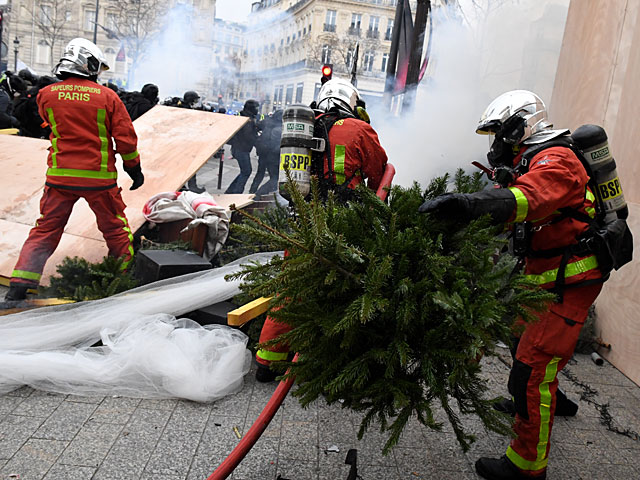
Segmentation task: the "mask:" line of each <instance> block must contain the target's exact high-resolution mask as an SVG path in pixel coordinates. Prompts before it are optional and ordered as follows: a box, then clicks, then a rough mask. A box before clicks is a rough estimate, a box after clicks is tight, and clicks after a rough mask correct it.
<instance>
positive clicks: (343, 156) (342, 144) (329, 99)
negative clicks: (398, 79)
mask: <svg viewBox="0 0 640 480" xmlns="http://www.w3.org/2000/svg"><path fill="white" fill-rule="evenodd" d="M362 105H363V102H362V100H361V98H360V94H359V93H358V90H357V89H356V88H355V87H354V86H353V85H351V84H350V83H349V82H346V81H344V80H340V79H333V80H329V81H328V82H326V83H325V84H324V85H323V86H322V88H321V89H320V91H319V92H318V100H317V107H316V109H317V110H318V111H320V114H319V115H318V117H317V118H316V127H315V133H314V135H316V136H326V140H328V141H327V145H328V147H327V152H326V153H325V155H324V158H323V162H322V163H323V165H322V166H315V171H314V167H312V172H313V173H315V174H316V175H318V177H319V179H320V182H319V183H320V189H321V191H323V190H333V191H334V192H335V193H336V195H337V196H338V198H341V199H343V200H345V201H347V200H348V199H349V197H350V192H352V191H353V189H354V188H355V187H356V186H357V185H359V184H361V183H363V182H365V181H366V185H367V187H368V188H370V189H371V190H373V191H376V190H377V189H378V186H379V185H380V181H381V180H382V176H383V174H384V170H385V167H386V165H387V154H386V153H385V151H384V149H383V148H382V146H381V145H380V141H379V140H378V134H377V133H376V132H375V130H374V129H373V128H372V127H371V125H370V124H369V122H368V120H369V118H368V116H367V113H366V111H365V110H364V108H363V107H362ZM319 130H322V131H319ZM325 130H326V131H325ZM289 330H290V327H289V326H288V325H287V324H284V323H281V322H275V321H274V320H273V319H272V318H271V317H269V316H267V319H266V320H265V323H264V326H263V327H262V332H261V333H260V343H263V342H267V341H269V340H272V339H274V338H276V337H278V336H279V335H281V334H283V333H286V332H288V331H289ZM288 353H289V348H288V345H286V344H279V345H276V346H275V347H274V346H271V347H268V348H262V349H260V350H258V352H257V353H256V361H257V362H258V369H257V371H256V379H257V380H258V381H261V382H270V381H273V380H274V379H275V377H276V373H275V372H274V371H272V370H271V369H270V368H269V365H270V364H271V362H274V361H281V360H286V359H287V355H288Z"/></svg>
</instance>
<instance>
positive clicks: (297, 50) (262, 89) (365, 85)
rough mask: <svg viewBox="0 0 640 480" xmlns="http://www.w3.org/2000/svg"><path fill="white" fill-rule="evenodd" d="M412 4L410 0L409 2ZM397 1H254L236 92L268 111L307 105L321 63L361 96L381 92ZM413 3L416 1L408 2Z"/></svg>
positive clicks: (372, 97)
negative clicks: (354, 79)
mask: <svg viewBox="0 0 640 480" xmlns="http://www.w3.org/2000/svg"><path fill="white" fill-rule="evenodd" d="M411 3H412V4H415V2H411ZM396 4H397V0H298V1H292V0H262V1H260V2H255V3H254V4H253V8H252V12H251V14H250V16H249V21H248V26H247V32H246V40H245V49H244V52H243V61H242V71H241V77H240V88H239V90H240V92H241V93H242V94H243V96H244V98H249V97H252V98H255V99H256V100H258V101H260V102H261V104H262V105H263V111H265V112H269V111H273V110H275V109H279V108H283V107H285V106H286V105H289V104H293V103H304V104H309V103H311V101H313V100H314V99H315V97H316V95H317V93H318V90H319V89H320V86H321V83H320V78H321V68H322V66H323V65H325V64H331V65H332V66H333V78H343V79H346V80H351V76H352V73H351V72H352V67H353V62H354V61H355V53H356V47H358V51H359V55H358V58H357V86H358V89H359V91H360V93H361V95H362V96H363V98H364V99H365V100H369V101H375V99H377V98H380V97H381V96H382V93H383V91H384V84H385V76H386V69H387V62H388V59H389V49H390V46H391V37H392V32H393V23H394V18H395V10H396ZM413 6H414V7H415V5H413Z"/></svg>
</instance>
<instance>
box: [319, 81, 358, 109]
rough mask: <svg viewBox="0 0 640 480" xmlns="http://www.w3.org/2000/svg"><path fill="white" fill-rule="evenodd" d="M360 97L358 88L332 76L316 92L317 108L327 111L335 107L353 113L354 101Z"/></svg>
mask: <svg viewBox="0 0 640 480" xmlns="http://www.w3.org/2000/svg"><path fill="white" fill-rule="evenodd" d="M359 99H360V93H359V92H358V89H357V88H356V87H354V86H353V85H351V84H350V83H349V82H347V81H345V80H341V79H339V78H334V79H332V80H329V81H327V82H326V83H325V84H324V85H322V88H320V91H319V92H318V103H317V108H318V110H322V111H325V112H327V111H329V110H330V109H331V108H333V107H337V108H339V109H340V110H343V111H345V112H347V113H349V114H351V115H354V114H355V111H356V105H357V104H356V102H357V101H358V100H359Z"/></svg>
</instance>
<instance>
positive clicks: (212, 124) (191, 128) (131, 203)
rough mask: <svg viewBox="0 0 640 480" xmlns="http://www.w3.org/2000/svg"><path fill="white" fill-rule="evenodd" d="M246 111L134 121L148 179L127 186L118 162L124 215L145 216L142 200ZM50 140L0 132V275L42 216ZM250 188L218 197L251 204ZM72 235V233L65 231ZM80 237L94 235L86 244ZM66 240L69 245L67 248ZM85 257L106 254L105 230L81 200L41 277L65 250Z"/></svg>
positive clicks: (165, 188) (157, 113) (182, 174)
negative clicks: (133, 187) (246, 192)
mask: <svg viewBox="0 0 640 480" xmlns="http://www.w3.org/2000/svg"><path fill="white" fill-rule="evenodd" d="M247 120H248V119H247V118H246V117H240V116H235V115H223V114H218V113H210V112H202V111H197V110H188V109H183V108H174V107H166V106H156V107H154V108H152V109H151V110H150V111H149V112H147V113H146V114H144V115H143V116H141V117H140V118H138V119H137V120H136V121H135V122H134V126H135V128H136V133H137V134H138V139H139V141H138V151H139V152H140V156H141V163H142V170H143V173H144V175H145V183H144V185H143V186H142V187H140V188H139V189H137V190H134V191H131V190H129V186H130V185H131V180H130V179H129V177H128V176H127V175H126V173H124V171H123V170H122V162H121V161H120V159H118V161H117V162H116V163H117V168H118V176H119V181H118V183H119V185H120V186H122V189H123V190H122V196H123V199H124V201H125V203H126V204H127V209H126V211H125V212H126V214H127V218H128V219H129V223H130V225H131V228H132V230H133V231H136V230H137V229H139V228H140V227H141V226H142V225H143V224H144V222H145V219H144V216H143V215H142V207H143V206H144V204H145V203H146V202H147V200H148V199H149V198H150V197H152V196H153V195H155V194H157V193H159V192H170V191H176V190H178V189H179V188H180V187H181V186H182V185H184V184H185V183H186V182H187V180H188V179H189V178H190V177H191V176H192V175H193V174H194V173H195V172H196V171H197V170H198V169H199V168H200V167H202V166H203V165H204V164H205V163H206V162H207V160H209V158H211V157H212V156H213V155H214V154H215V152H217V151H218V150H219V149H220V147H222V146H223V145H224V144H225V143H226V142H227V141H228V140H229V139H230V138H231V137H232V136H233V135H234V134H235V132H236V131H238V130H239V129H240V128H241V127H242V125H244V124H245V123H246V122H247ZM48 147H49V141H48V140H42V139H34V138H27V137H17V136H12V135H0V152H2V156H1V157H0V168H2V171H3V175H2V178H1V179H0V185H1V186H2V192H3V195H2V197H0V235H2V240H1V241H0V257H1V259H0V275H1V276H4V277H10V276H11V271H12V270H13V266H14V265H15V262H16V260H17V257H18V253H19V251H20V248H21V247H22V243H23V242H24V240H25V239H26V237H27V234H28V231H29V229H30V227H31V226H33V225H34V223H35V220H36V219H37V217H38V215H39V201H40V197H41V195H42V188H43V185H44V180H45V172H46V168H47V166H46V157H47V149H48ZM251 198H253V195H239V196H236V195H230V196H227V195H224V196H218V197H217V201H218V202H219V204H221V205H223V206H228V205H229V204H231V203H244V204H247V203H250V202H251ZM66 235H69V236H71V237H73V238H69V239H67V238H65V236H66ZM83 239H90V240H93V241H94V242H99V244H100V247H98V244H95V243H93V242H88V243H86V244H83ZM68 247H72V248H71V249H68ZM73 255H77V256H81V257H84V258H86V259H87V260H89V261H99V260H100V259H101V258H102V257H103V256H104V255H106V246H105V244H104V240H103V238H102V234H101V233H100V231H99V230H98V228H97V225H96V222H95V217H94V215H93V212H91V210H90V208H89V206H88V205H87V204H86V202H84V201H80V202H78V203H77V204H76V206H75V207H74V210H73V213H72V214H71V217H70V219H69V222H68V223H67V226H66V228H65V234H64V235H63V241H62V242H61V244H60V246H59V247H58V250H57V251H56V253H55V254H54V256H53V257H52V258H51V259H50V260H49V262H48V264H47V268H46V269H45V274H44V276H43V279H44V281H45V282H46V278H47V277H48V276H49V275H50V274H51V273H52V272H55V266H56V265H57V264H58V263H59V261H61V259H63V258H64V257H65V256H73Z"/></svg>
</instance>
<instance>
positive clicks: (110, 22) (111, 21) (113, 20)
mask: <svg viewBox="0 0 640 480" xmlns="http://www.w3.org/2000/svg"><path fill="white" fill-rule="evenodd" d="M117 25H118V15H117V14H115V13H107V24H106V27H107V28H108V29H109V30H116V27H117Z"/></svg>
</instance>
